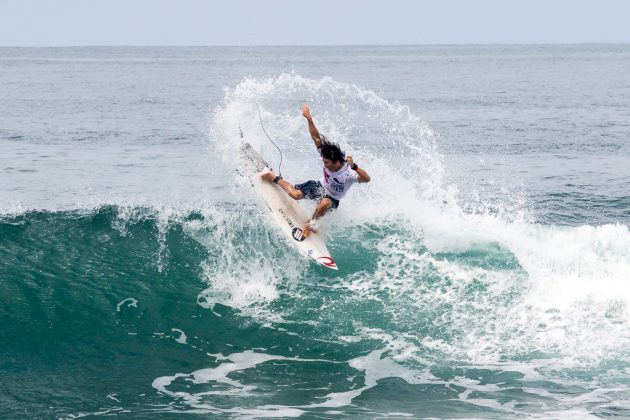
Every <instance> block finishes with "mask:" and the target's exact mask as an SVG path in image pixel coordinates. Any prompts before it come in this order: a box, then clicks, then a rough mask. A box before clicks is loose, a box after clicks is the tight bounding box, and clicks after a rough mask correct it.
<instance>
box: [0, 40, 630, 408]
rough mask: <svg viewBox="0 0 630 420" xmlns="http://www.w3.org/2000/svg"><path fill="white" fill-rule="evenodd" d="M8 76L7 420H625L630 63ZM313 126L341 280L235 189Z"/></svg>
mask: <svg viewBox="0 0 630 420" xmlns="http://www.w3.org/2000/svg"><path fill="white" fill-rule="evenodd" d="M0 53H1V54H0V68H1V69H2V71H1V72H0V88H1V89H2V92H3V95H2V99H0V107H1V108H2V110H3V112H2V113H1V115H0V145H1V150H2V153H1V154H0V171H1V172H0V173H2V176H1V177H0V279H1V280H2V281H1V282H0V301H1V302H2V305H1V306H0V315H1V316H0V329H1V330H2V331H3V339H2V340H0V343H1V344H0V373H1V374H2V381H0V387H1V388H0V389H1V392H0V415H2V416H4V417H16V416H30V417H54V418H78V417H84V416H88V417H92V416H104V415H121V416H130V417H133V416H146V417H157V418H161V417H163V418H171V417H173V416H174V415H176V414H183V413H187V414H192V415H199V416H204V417H212V418H214V417H220V418H265V417H274V418H290V417H304V418H311V417H317V418H340V417H351V418H357V417H358V418H496V419H506V418H561V419H572V418H575V419H578V418H579V419H583V418H599V417H602V416H612V415H616V416H627V415H630V352H629V351H628V349H629V348H630V328H629V327H630V313H629V312H628V304H630V283H629V282H630V232H629V229H628V226H629V223H630V211H629V210H628V206H629V205H630V195H629V194H628V188H629V187H630V172H629V171H628V169H627V162H626V160H627V159H626V156H627V155H628V152H629V151H630V140H629V139H630V124H629V123H628V120H627V112H628V110H630V100H629V99H628V98H630V95H628V93H630V76H628V74H630V73H628V72H627V71H625V70H624V69H627V68H628V65H630V49H629V48H628V47H627V46H617V45H609V46H606V45H600V46H544V47H543V46H475V47H474V46H469V47H464V46H461V47H455V46H453V47H336V48H324V47H310V48H301V47H278V48H227V47H226V48H106V47H103V48H69V49H54V48H53V49H46V48H42V49H23V48H18V49H11V48H1V49H0ZM304 103H308V104H309V105H310V107H311V111H312V114H313V117H314V119H315V122H316V124H317V126H318V128H319V130H320V132H322V133H323V134H325V135H326V136H327V137H329V138H331V139H334V141H336V142H338V143H339V144H340V145H341V147H342V149H344V150H345V151H346V152H347V154H350V155H352V156H353V157H354V159H355V161H356V162H357V163H358V164H359V165H360V166H361V167H363V168H365V169H366V170H367V171H368V173H369V174H370V175H371V177H372V181H371V182H370V183H369V184H362V185H358V186H356V187H354V188H353V189H352V190H351V191H350V192H349V194H348V196H347V197H346V198H344V200H343V201H342V202H341V205H340V207H339V209H338V210H336V211H335V212H334V213H333V214H331V215H328V216H326V217H325V218H324V219H322V221H321V222H320V227H321V229H322V234H323V235H324V237H325V239H326V242H327V245H328V248H329V250H330V251H331V254H332V256H333V257H334V258H335V260H336V262H337V264H338V266H339V267H340V270H339V272H331V271H327V270H326V269H325V268H322V267H319V266H316V265H314V264H312V263H310V262H309V260H308V259H307V258H305V257H302V256H300V255H299V254H298V253H297V252H296V250H295V249H294V247H293V246H292V245H291V244H290V243H289V242H288V241H287V240H286V239H285V238H284V237H283V236H282V235H281V233H280V232H279V231H278V230H277V228H276V227H275V223H274V221H273V220H272V217H271V215H270V214H269V212H268V211H267V209H266V208H265V206H264V204H263V203H262V201H261V200H260V198H259V197H258V196H257V195H256V194H255V192H254V191H253V188H252V187H251V185H250V183H249V181H248V179H247V177H245V176H243V173H242V166H243V162H242V161H241V160H240V158H239V148H240V147H241V144H242V138H241V135H240V134H241V132H242V133H244V134H245V136H246V138H247V139H248V141H249V142H250V143H251V144H252V146H253V147H254V148H255V149H256V150H258V151H259V152H260V153H261V154H262V155H263V156H264V157H265V159H266V160H267V161H268V162H269V163H270V164H271V165H272V166H274V167H277V165H278V164H279V160H280V156H279V154H278V151H277V150H276V148H275V147H274V145H273V144H272V143H271V142H270V141H269V139H268V138H267V136H266V135H265V132H264V131H263V127H262V126H261V123H260V118H262V120H263V121H264V129H265V130H266V131H267V132H268V134H269V135H270V136H271V137H272V138H273V139H274V140H275V141H276V143H277V144H278V146H279V147H280V149H281V150H282V153H283V163H282V173H283V176H284V178H285V179H287V180H289V181H290V182H293V183H298V182H304V181H306V180H308V179H317V177H318V175H319V173H320V170H321V160H320V159H319V156H318V155H317V153H316V151H315V150H314V148H313V145H312V141H311V140H310V137H309V135H308V130H307V126H306V122H305V120H304V118H303V117H302V116H301V113H300V108H301V105H302V104H304ZM259 108H260V118H259V114H258V109H259ZM303 205H304V206H305V207H306V208H307V211H308V212H311V211H312V210H313V208H314V203H312V202H304V203H303Z"/></svg>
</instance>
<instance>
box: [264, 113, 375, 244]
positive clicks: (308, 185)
mask: <svg viewBox="0 0 630 420" xmlns="http://www.w3.org/2000/svg"><path fill="white" fill-rule="evenodd" d="M302 115H303V116H304V118H306V120H307V121H308V131H309V133H310V134H311V138H312V139H313V142H314V143H315V147H316V148H317V150H318V151H319V154H320V155H321V157H322V162H323V164H324V167H323V171H322V178H321V180H320V181H315V180H310V181H306V182H304V183H302V184H297V185H292V184H291V183H289V182H288V181H286V180H284V179H282V177H281V176H276V175H275V174H274V173H273V171H270V172H266V173H264V174H263V175H261V178H262V180H264V181H267V182H273V183H276V184H278V185H280V187H282V189H283V190H285V191H286V192H287V194H288V195H289V196H290V197H291V198H293V199H294V200H301V199H303V198H306V199H309V200H319V203H318V204H317V207H316V208H315V212H314V213H313V216H312V217H311V219H310V220H309V221H307V222H306V224H305V225H304V227H303V228H302V234H303V235H304V236H305V237H307V236H309V235H310V234H311V232H314V231H315V229H313V226H312V224H313V222H314V221H315V220H317V219H319V218H320V217H322V216H323V215H324V214H326V212H327V211H328V210H329V209H331V208H332V209H336V208H337V207H339V201H340V200H341V199H342V198H343V197H344V196H345V195H346V193H347V192H348V190H349V189H350V187H351V186H352V184H354V183H356V182H359V183H364V182H370V176H369V175H368V174H367V172H365V170H364V169H363V168H359V166H358V165H357V164H356V163H354V160H353V159H352V156H347V157H346V155H345V153H344V152H343V151H342V150H341V149H340V148H339V145H338V144H336V143H332V142H330V141H328V140H327V139H326V137H325V136H323V135H321V134H319V131H317V128H316V127H315V123H313V118H312V117H311V111H310V108H309V107H308V105H306V104H305V105H304V107H303V108H302Z"/></svg>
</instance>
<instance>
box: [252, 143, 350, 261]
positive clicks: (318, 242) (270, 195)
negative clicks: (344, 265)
mask: <svg viewBox="0 0 630 420" xmlns="http://www.w3.org/2000/svg"><path fill="white" fill-rule="evenodd" d="M241 152H242V154H243V157H244V160H245V162H247V163H248V164H250V165H251V168H250V169H251V170H250V171H248V173H247V176H249V177H250V178H251V181H252V184H253V185H254V188H255V189H256V192H257V193H258V194H259V195H260V196H261V197H262V199H263V201H264V202H265V204H267V207H268V208H269V210H270V211H271V214H273V217H274V219H275V221H276V222H277V223H278V226H279V227H280V229H281V230H282V233H283V234H284V235H285V236H286V237H287V238H288V239H289V241H290V242H291V243H292V244H293V245H294V246H295V247H296V248H297V249H298V250H299V251H300V253H301V254H303V255H305V256H307V257H310V258H312V259H313V260H315V261H316V262H317V263H319V264H321V265H323V266H325V267H328V268H331V269H333V270H337V269H338V268H337V263H336V262H335V260H334V259H333V258H332V257H331V256H330V253H329V252H328V249H327V248H326V245H325V244H324V241H323V240H322V238H321V236H320V235H319V234H318V233H311V234H310V235H309V236H308V237H306V238H305V237H304V235H302V226H304V224H305V223H306V221H307V220H309V217H308V215H307V214H306V211H305V210H304V209H303V208H302V206H301V205H300V204H299V203H298V202H297V201H296V200H294V199H292V198H291V197H290V196H289V195H288V194H287V193H286V192H285V191H284V190H283V189H282V187H280V186H279V185H277V184H272V183H269V182H265V181H263V180H261V179H260V175H261V173H263V172H264V171H266V170H270V168H269V165H267V162H265V161H264V160H263V158H262V157H261V156H260V154H258V152H257V151H256V150H254V149H253V148H252V146H251V145H250V144H249V143H243V146H242V147H241Z"/></svg>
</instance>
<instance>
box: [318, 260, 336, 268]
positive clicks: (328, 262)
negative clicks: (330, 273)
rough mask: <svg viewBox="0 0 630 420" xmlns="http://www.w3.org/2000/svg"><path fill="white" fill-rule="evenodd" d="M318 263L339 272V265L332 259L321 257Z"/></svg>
mask: <svg viewBox="0 0 630 420" xmlns="http://www.w3.org/2000/svg"><path fill="white" fill-rule="evenodd" d="M317 262H318V263H320V264H321V265H323V266H325V267H328V268H330V269H332V270H339V268H337V263H336V262H335V260H333V259H332V258H331V257H319V258H317Z"/></svg>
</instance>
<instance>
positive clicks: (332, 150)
mask: <svg viewBox="0 0 630 420" xmlns="http://www.w3.org/2000/svg"><path fill="white" fill-rule="evenodd" d="M320 138H321V141H322V147H321V148H320V149H319V153H320V154H321V155H322V157H324V158H326V159H329V160H332V161H333V162H340V163H344V162H345V161H346V154H345V153H344V152H343V151H342V150H341V147H339V145H338V144H337V143H333V142H331V141H328V139H327V138H326V137H324V136H320Z"/></svg>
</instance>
